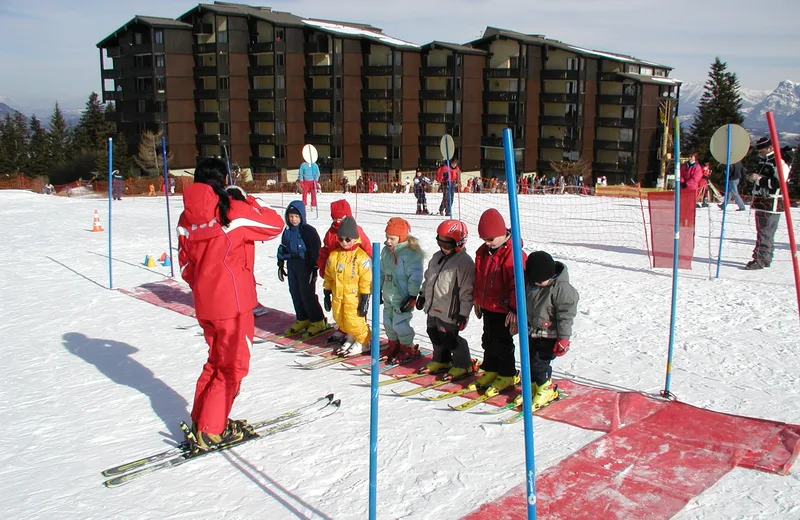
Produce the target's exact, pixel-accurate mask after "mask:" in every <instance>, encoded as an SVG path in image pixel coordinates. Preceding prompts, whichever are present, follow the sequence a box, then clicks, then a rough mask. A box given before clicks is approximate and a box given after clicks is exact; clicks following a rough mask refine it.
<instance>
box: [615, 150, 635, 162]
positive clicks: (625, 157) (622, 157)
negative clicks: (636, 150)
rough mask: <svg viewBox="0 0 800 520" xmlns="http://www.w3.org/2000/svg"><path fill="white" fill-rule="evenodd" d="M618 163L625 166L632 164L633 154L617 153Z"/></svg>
mask: <svg viewBox="0 0 800 520" xmlns="http://www.w3.org/2000/svg"><path fill="white" fill-rule="evenodd" d="M617 161H618V162H620V163H623V164H626V163H627V164H630V163H632V162H633V154H631V152H617Z"/></svg>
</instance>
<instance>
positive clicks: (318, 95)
mask: <svg viewBox="0 0 800 520" xmlns="http://www.w3.org/2000/svg"><path fill="white" fill-rule="evenodd" d="M305 96H306V98H307V99H330V98H332V97H333V89H332V88H311V89H308V88H307V89H306V90H305Z"/></svg>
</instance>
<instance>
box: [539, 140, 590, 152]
mask: <svg viewBox="0 0 800 520" xmlns="http://www.w3.org/2000/svg"><path fill="white" fill-rule="evenodd" d="M579 146H580V141H579V140H578V139H569V138H564V139H559V138H557V137H540V138H539V148H563V149H565V150H575V149H577V148H578V147H579Z"/></svg>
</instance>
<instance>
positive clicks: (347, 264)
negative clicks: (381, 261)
mask: <svg viewBox="0 0 800 520" xmlns="http://www.w3.org/2000/svg"><path fill="white" fill-rule="evenodd" d="M336 235H337V237H338V239H339V247H340V249H334V250H332V251H331V252H330V255H329V256H328V261H327V262H326V264H325V280H324V282H323V285H322V287H323V289H324V293H323V294H324V296H325V310H326V311H331V310H332V311H333V319H334V320H336V323H337V324H338V325H339V330H341V331H342V332H344V333H345V334H346V336H345V338H344V341H343V343H342V346H341V347H337V348H336V349H334V352H335V353H336V354H339V355H342V356H356V355H360V354H366V353H367V352H369V341H370V330H369V326H367V320H366V316H367V310H368V308H369V296H370V292H371V290H372V260H371V259H370V257H369V255H367V253H366V252H364V250H363V249H361V248H360V247H359V244H360V243H361V239H360V238H359V233H358V227H357V226H356V221H355V219H354V218H353V217H346V218H345V219H344V220H342V223H341V225H340V226H339V229H338V230H337V232H336Z"/></svg>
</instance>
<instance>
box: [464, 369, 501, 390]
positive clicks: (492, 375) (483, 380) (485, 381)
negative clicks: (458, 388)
mask: <svg viewBox="0 0 800 520" xmlns="http://www.w3.org/2000/svg"><path fill="white" fill-rule="evenodd" d="M496 378H497V372H484V373H483V375H482V376H481V377H479V378H478V379H476V380H475V381H473V382H472V383H470V385H469V387H468V388H469V389H470V390H480V389H481V388H487V387H488V386H489V385H491V384H492V382H493V381H494V380H495V379H496Z"/></svg>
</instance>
